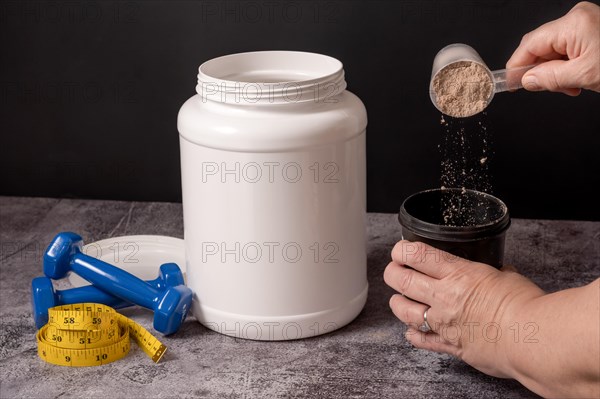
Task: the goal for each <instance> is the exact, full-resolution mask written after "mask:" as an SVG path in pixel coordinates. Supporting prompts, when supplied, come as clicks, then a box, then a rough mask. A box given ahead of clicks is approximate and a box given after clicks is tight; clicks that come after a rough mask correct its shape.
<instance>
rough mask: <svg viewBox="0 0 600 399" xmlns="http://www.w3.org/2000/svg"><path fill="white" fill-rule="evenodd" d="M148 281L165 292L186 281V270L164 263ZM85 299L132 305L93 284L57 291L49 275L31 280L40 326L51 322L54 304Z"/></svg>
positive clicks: (121, 306)
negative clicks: (49, 316)
mask: <svg viewBox="0 0 600 399" xmlns="http://www.w3.org/2000/svg"><path fill="white" fill-rule="evenodd" d="M146 283H148V284H150V285H151V286H153V287H154V288H156V289H158V290H159V291H164V290H165V289H166V287H175V286H177V285H181V284H184V280H183V273H181V269H179V266H177V265H176V264H175V263H165V264H163V265H161V266H160V269H159V275H158V277H157V278H155V279H154V280H148V281H146ZM82 302H92V303H101V304H103V305H108V306H110V307H112V308H115V309H121V308H125V307H128V306H132V305H133V304H131V303H129V302H126V301H124V300H122V299H120V298H117V297H114V296H112V295H110V294H107V293H106V292H104V291H102V290H101V289H98V288H96V287H94V286H93V285H88V286H85V287H78V288H71V289H68V290H54V286H53V285H52V280H50V279H49V278H48V277H36V278H34V279H33V280H32V281H31V304H32V307H33V320H34V321H35V326H36V327H37V328H38V329H39V328H42V327H43V326H44V325H45V324H46V323H48V309H50V308H53V307H54V306H59V305H70V304H73V303H82Z"/></svg>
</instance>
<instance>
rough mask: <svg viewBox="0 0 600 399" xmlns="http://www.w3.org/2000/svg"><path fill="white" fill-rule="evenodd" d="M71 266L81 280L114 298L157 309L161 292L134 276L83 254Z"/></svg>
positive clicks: (78, 254) (74, 257)
mask: <svg viewBox="0 0 600 399" xmlns="http://www.w3.org/2000/svg"><path fill="white" fill-rule="evenodd" d="M70 266H71V270H72V271H73V272H75V273H77V274H78V275H79V276H80V277H81V278H83V279H84V280H87V281H89V282H90V283H92V284H94V285H95V286H96V287H97V288H100V289H101V290H103V291H105V292H107V293H110V294H111V295H113V296H116V297H119V298H121V299H123V300H125V301H128V302H131V303H135V304H136V305H140V306H143V307H145V308H148V309H154V308H155V301H157V300H158V296H159V294H160V292H159V291H158V290H157V289H156V288H155V287H153V286H151V285H149V284H148V283H146V282H145V281H144V280H141V279H139V278H137V277H135V276H134V275H133V274H130V273H127V272H126V271H124V270H122V269H119V268H118V267H116V266H113V265H111V264H108V263H106V262H103V261H101V260H99V259H96V258H93V257H91V256H89V255H85V254H83V253H81V252H77V253H76V254H75V255H73V257H72V259H71V264H70Z"/></svg>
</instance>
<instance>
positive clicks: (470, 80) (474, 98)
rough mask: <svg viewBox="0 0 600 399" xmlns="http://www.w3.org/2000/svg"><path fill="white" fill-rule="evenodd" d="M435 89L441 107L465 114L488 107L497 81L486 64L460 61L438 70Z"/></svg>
mask: <svg viewBox="0 0 600 399" xmlns="http://www.w3.org/2000/svg"><path fill="white" fill-rule="evenodd" d="M432 89H433V94H434V98H435V103H436V104H437V107H438V108H439V110H440V111H442V112H443V113H444V114H446V115H450V116H453V117H456V118H464V117H468V116H472V115H475V114H478V113H480V112H481V111H483V110H484V109H485V108H486V107H487V105H488V103H489V101H490V99H491V97H492V95H493V94H494V83H493V81H492V79H491V76H490V74H489V73H488V71H487V69H486V68H485V67H484V66H483V65H481V64H478V63H476V62H472V61H459V62H454V63H452V64H450V65H447V66H446V67H444V68H442V69H441V70H440V71H439V72H438V73H436V75H435V76H434V78H433V82H432Z"/></svg>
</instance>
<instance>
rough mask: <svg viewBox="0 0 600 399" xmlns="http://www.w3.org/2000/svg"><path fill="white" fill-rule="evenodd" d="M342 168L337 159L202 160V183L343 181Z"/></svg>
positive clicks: (327, 182) (328, 182) (326, 182)
mask: <svg viewBox="0 0 600 399" xmlns="http://www.w3.org/2000/svg"><path fill="white" fill-rule="evenodd" d="M339 175H340V167H339V166H338V164H337V163H335V162H325V163H320V162H314V163H312V164H306V165H301V164H300V163H298V162H285V163H282V162H260V163H259V162H245V163H242V162H229V163H228V162H202V183H209V182H220V183H298V182H300V181H303V179H304V180H306V179H309V180H310V181H311V182H313V183H315V184H318V183H325V184H331V183H339V181H340V180H339Z"/></svg>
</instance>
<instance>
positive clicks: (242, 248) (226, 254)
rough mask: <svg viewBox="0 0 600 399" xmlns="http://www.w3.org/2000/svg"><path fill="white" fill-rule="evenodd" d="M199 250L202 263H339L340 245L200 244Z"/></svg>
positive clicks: (279, 243)
mask: <svg viewBox="0 0 600 399" xmlns="http://www.w3.org/2000/svg"><path fill="white" fill-rule="evenodd" d="M201 248H202V263H211V262H215V263H226V262H228V261H233V262H234V263H241V262H245V263H259V262H263V263H265V262H266V263H298V262H300V261H301V260H303V259H305V260H310V261H311V262H314V263H315V264H317V263H339V262H340V260H339V258H338V257H337V256H338V253H339V252H340V246H339V245H338V244H337V243H335V242H333V241H329V242H325V243H319V242H314V243H312V244H311V245H308V246H305V247H303V246H302V245H301V244H299V243H297V242H294V241H289V242H277V241H266V242H260V243H259V242H245V243H242V242H230V243H226V242H219V243H218V242H203V243H202V247H201Z"/></svg>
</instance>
